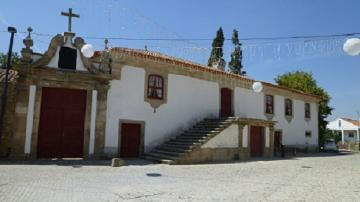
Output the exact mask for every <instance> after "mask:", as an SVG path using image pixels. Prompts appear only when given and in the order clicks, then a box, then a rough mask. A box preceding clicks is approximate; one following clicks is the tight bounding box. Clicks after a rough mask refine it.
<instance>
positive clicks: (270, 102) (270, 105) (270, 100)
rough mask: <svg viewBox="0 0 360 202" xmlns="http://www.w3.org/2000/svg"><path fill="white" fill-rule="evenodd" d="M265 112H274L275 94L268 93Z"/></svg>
mask: <svg viewBox="0 0 360 202" xmlns="http://www.w3.org/2000/svg"><path fill="white" fill-rule="evenodd" d="M265 113H267V114H274V96H272V95H266V100H265Z"/></svg>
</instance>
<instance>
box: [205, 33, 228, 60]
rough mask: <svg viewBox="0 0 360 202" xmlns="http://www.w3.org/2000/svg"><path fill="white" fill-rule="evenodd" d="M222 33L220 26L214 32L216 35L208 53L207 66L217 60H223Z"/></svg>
mask: <svg viewBox="0 0 360 202" xmlns="http://www.w3.org/2000/svg"><path fill="white" fill-rule="evenodd" d="M224 40H225V38H224V33H223V30H222V28H221V27H220V28H219V29H218V31H217V32H216V37H215V38H214V40H213V42H212V50H211V53H210V57H209V60H208V66H211V65H212V64H213V63H214V62H217V61H225V60H224V59H223V54H224V53H223V46H224Z"/></svg>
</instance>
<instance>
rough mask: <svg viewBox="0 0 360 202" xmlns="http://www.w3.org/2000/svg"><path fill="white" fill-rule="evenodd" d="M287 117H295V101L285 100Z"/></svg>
mask: <svg viewBox="0 0 360 202" xmlns="http://www.w3.org/2000/svg"><path fill="white" fill-rule="evenodd" d="M285 116H293V101H292V100H291V99H285Z"/></svg>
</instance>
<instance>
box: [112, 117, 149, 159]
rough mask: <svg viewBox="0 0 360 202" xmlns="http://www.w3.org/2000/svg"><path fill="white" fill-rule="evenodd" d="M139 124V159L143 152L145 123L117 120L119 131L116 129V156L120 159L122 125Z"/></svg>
mask: <svg viewBox="0 0 360 202" xmlns="http://www.w3.org/2000/svg"><path fill="white" fill-rule="evenodd" d="M124 123H125V124H126V123H128V124H139V125H140V145H139V157H140V156H141V155H143V154H144V152H145V121H138V120H130V119H120V120H119V129H118V148H117V156H118V157H120V155H121V154H120V152H121V135H122V134H121V126H122V124H124Z"/></svg>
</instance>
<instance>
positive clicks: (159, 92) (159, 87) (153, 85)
mask: <svg viewBox="0 0 360 202" xmlns="http://www.w3.org/2000/svg"><path fill="white" fill-rule="evenodd" d="M163 96H164V79H163V78H162V77H161V76H159V75H149V80H148V98H154V99H160V100H162V99H163Z"/></svg>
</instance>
